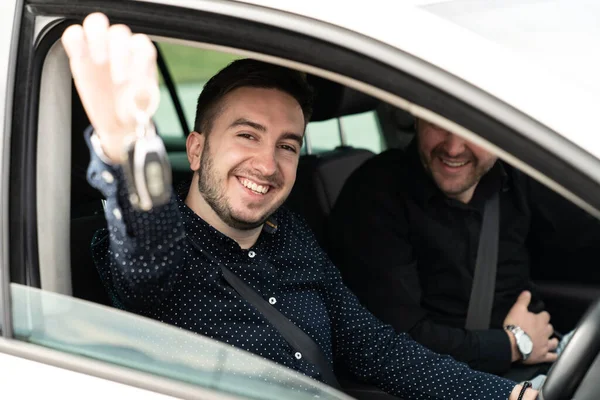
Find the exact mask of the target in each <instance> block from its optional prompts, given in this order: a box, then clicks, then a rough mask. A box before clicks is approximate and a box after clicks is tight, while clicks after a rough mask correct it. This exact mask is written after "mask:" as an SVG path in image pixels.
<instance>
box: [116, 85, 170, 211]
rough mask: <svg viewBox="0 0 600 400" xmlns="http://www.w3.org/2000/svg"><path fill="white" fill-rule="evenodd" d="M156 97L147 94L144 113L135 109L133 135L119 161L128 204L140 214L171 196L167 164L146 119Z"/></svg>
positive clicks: (151, 125)
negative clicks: (121, 161) (147, 101)
mask: <svg viewBox="0 0 600 400" xmlns="http://www.w3.org/2000/svg"><path fill="white" fill-rule="evenodd" d="M158 96H159V95H158V92H157V91H156V92H152V93H151V95H150V101H149V103H148V107H147V109H146V110H142V109H139V108H137V106H136V110H135V114H134V115H135V118H136V122H137V128H136V135H135V137H133V138H132V139H131V140H130V141H129V143H128V144H127V145H126V148H125V157H124V161H123V171H124V175H125V181H126V184H127V189H128V192H129V201H130V202H131V205H132V206H133V207H134V208H135V209H138V210H142V211H149V210H151V209H152V208H155V207H158V206H161V205H164V204H166V203H167V202H168V201H169V198H170V196H171V165H170V163H169V160H168V158H167V152H166V150H165V146H164V144H163V142H162V140H161V139H160V137H159V136H158V134H157V133H156V129H155V127H154V124H153V123H152V121H151V117H150V116H151V115H152V114H153V113H154V111H155V110H156V108H157V106H158ZM134 106H135V102H134Z"/></svg>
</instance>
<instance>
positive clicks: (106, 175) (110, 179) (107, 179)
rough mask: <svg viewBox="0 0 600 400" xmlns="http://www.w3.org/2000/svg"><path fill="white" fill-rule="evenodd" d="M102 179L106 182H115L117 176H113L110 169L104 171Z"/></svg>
mask: <svg viewBox="0 0 600 400" xmlns="http://www.w3.org/2000/svg"><path fill="white" fill-rule="evenodd" d="M101 176H102V179H104V182H106V183H113V182H114V181H115V177H114V176H112V174H111V173H110V172H108V171H102V174H101Z"/></svg>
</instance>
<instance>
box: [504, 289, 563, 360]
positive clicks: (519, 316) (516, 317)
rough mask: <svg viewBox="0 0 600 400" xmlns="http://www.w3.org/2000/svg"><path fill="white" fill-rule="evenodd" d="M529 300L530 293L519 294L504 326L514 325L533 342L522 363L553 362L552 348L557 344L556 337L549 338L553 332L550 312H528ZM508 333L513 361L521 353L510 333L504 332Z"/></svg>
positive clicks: (554, 356)
mask: <svg viewBox="0 0 600 400" xmlns="http://www.w3.org/2000/svg"><path fill="white" fill-rule="evenodd" d="M530 302H531V293H530V292H528V291H524V292H523V293H521V294H520V295H519V298H518V299H517V301H516V302H515V304H514V305H513V306H512V308H511V309H510V311H509V313H508V315H507V316H506V319H505V320H504V326H506V325H516V326H519V327H520V328H521V329H523V330H524V331H525V333H527V334H528V335H529V337H530V338H531V341H532V342H533V351H532V352H531V355H530V356H529V358H528V359H527V360H525V361H524V364H538V363H543V362H554V361H556V358H557V357H558V356H557V355H556V353H553V352H552V351H553V350H556V347H557V346H558V339H550V336H552V334H553V333H554V328H553V327H552V325H551V324H550V314H549V313H548V312H546V311H543V312H541V313H539V314H534V313H532V312H529V310H528V309H527V307H528V306H529V303H530ZM506 333H507V334H508V335H509V338H510V341H511V346H512V352H513V361H517V360H518V359H520V358H521V353H520V352H519V349H518V348H517V343H516V340H515V338H514V336H513V334H512V333H510V332H506Z"/></svg>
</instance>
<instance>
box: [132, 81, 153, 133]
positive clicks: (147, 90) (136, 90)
mask: <svg viewBox="0 0 600 400" xmlns="http://www.w3.org/2000/svg"><path fill="white" fill-rule="evenodd" d="M142 95H146V96H145V98H146V100H147V102H148V103H147V106H146V107H145V108H141V107H138V102H137V101H136V100H137V99H138V98H140V97H141V96H142ZM127 98H128V101H127V104H129V107H131V112H132V115H133V117H134V119H135V121H136V136H137V137H138V138H141V137H145V136H147V135H148V136H150V135H152V134H156V130H155V129H154V126H153V124H152V123H151V121H152V116H153V115H154V114H155V113H156V110H157V109H158V103H159V100H160V91H159V90H158V86H157V85H151V86H149V87H144V88H140V87H136V86H130V87H129V88H128V89H127Z"/></svg>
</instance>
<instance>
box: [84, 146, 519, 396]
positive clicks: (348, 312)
mask: <svg viewBox="0 0 600 400" xmlns="http://www.w3.org/2000/svg"><path fill="white" fill-rule="evenodd" d="M88 179H89V182H90V183H91V185H92V186H94V187H96V188H98V189H100V190H101V191H102V192H103V193H104V195H105V196H106V199H107V200H106V210H105V212H106V217H107V219H108V230H103V231H100V232H98V233H97V234H96V237H95V239H94V242H93V244H92V252H93V255H94V259H95V262H96V265H97V267H98V270H99V272H100V275H101V276H102V278H103V280H104V281H105V283H106V284H107V287H108V288H109V291H110V292H111V294H112V296H113V298H114V301H115V305H117V306H120V307H121V308H124V309H125V310H127V311H130V312H134V313H137V314H141V315H144V316H147V317H151V318H154V319H156V320H159V321H162V322H165V323H168V324H172V325H175V326H178V327H181V328H184V329H188V330H191V331H193V332H196V333H198V334H201V335H205V336H208V337H210V338H214V339H217V340H219V341H223V342H225V343H229V344H231V345H233V346H236V347H238V348H241V349H244V350H247V351H250V352H252V353H255V354H258V355H260V356H262V357H265V358H268V359H271V360H273V361H275V362H277V363H280V364H282V365H285V366H287V367H289V368H292V369H294V370H296V371H299V372H301V373H304V374H306V375H308V376H311V377H313V378H315V379H319V380H321V375H320V373H319V371H318V370H317V369H316V368H315V367H314V366H313V365H312V364H311V363H309V362H307V361H306V360H305V359H304V358H303V357H301V355H298V354H296V352H295V350H293V349H292V348H291V347H290V346H289V345H288V343H287V342H286V341H285V339H284V338H283V337H282V336H281V335H280V334H279V332H278V331H277V330H276V329H275V328H273V327H272V326H271V325H270V324H269V322H268V321H266V320H265V318H263V317H262V315H261V314H260V313H258V311H256V309H254V308H253V307H252V306H251V305H250V304H249V303H248V302H246V301H245V300H243V299H242V298H241V297H240V296H239V295H238V294H237V292H235V291H234V290H233V288H232V287H231V286H229V284H228V283H227V282H226V281H225V280H224V279H223V277H222V276H221V270H220V267H219V266H218V265H217V264H215V263H214V262H213V261H211V260H210V259H209V258H207V257H206V256H205V255H204V254H203V253H201V252H200V251H199V250H198V249H197V246H200V247H202V248H203V249H204V251H206V252H208V253H209V254H210V255H211V256H212V257H214V259H216V260H218V261H219V262H221V263H223V264H225V265H226V266H227V267H228V268H229V269H230V270H231V271H232V272H234V273H235V274H237V275H238V276H239V277H240V278H241V279H242V280H244V281H245V282H246V283H247V284H248V285H250V286H251V287H252V288H254V289H255V290H256V291H257V292H258V293H259V294H260V295H261V296H262V297H263V298H264V299H265V300H267V301H268V302H269V303H270V304H271V305H272V306H273V307H276V308H277V309H278V310H279V311H280V312H282V313H283V314H284V315H285V316H287V317H288V318H289V319H290V320H291V321H292V322H294V323H295V324H296V325H297V326H298V327H300V328H301V329H302V330H303V331H304V332H306V333H307V334H308V335H309V336H311V337H312V338H313V339H314V340H315V342H316V343H317V344H318V345H319V346H320V347H321V349H322V350H323V352H324V353H325V355H326V357H327V358H328V359H329V361H330V362H333V359H334V357H335V358H336V359H337V360H341V361H342V362H343V363H344V364H345V366H346V367H347V369H348V370H349V371H350V372H351V373H352V374H354V375H355V376H356V377H357V379H360V380H362V381H366V382H369V383H372V384H374V385H376V386H378V387H380V388H381V389H383V390H385V391H386V392H388V393H391V394H394V395H398V396H401V397H402V398H404V399H486V400H493V399H498V400H507V399H508V397H509V394H510V392H511V390H512V389H513V387H514V386H515V383H514V382H512V381H509V380H506V379H503V378H499V377H497V376H494V375H489V374H486V373H480V372H476V371H473V370H471V369H469V368H468V366H467V365H466V364H463V363H459V362H457V361H455V360H454V359H452V358H451V357H449V356H441V355H438V354H435V353H433V352H432V351H430V350H428V349H426V348H425V347H423V346H421V345H419V344H418V343H416V342H414V341H413V340H412V339H411V338H410V336H408V335H407V334H400V335H398V334H396V333H395V332H394V329H393V328H391V327H390V326H388V325H384V324H383V323H381V322H380V321H379V320H377V319H376V318H375V317H374V316H373V315H371V313H370V312H368V311H367V310H366V309H365V308H363V307H362V306H361V305H360V303H359V302H358V300H357V298H356V297H355V296H354V295H353V294H352V293H351V292H350V291H349V290H348V289H347V288H346V286H344V284H343V283H342V280H341V277H340V274H339V272H338V271H337V269H336V268H335V267H334V266H333V265H332V263H331V262H330V261H329V259H328V258H327V256H326V255H325V253H324V252H323V250H321V248H320V247H319V245H318V244H317V242H316V240H315V238H314V236H313V235H312V233H311V231H310V229H309V228H308V226H307V225H306V224H305V223H304V222H303V220H301V219H300V218H299V217H297V216H296V215H294V214H292V213H291V212H289V211H287V210H285V209H280V210H279V211H278V212H276V213H275V215H274V220H276V224H277V227H276V229H273V228H270V229H263V232H262V233H261V235H260V237H259V239H258V241H257V243H256V244H255V245H254V246H252V248H250V249H247V250H244V249H242V248H240V246H239V245H238V244H237V243H236V242H235V241H233V240H232V239H230V238H229V237H227V236H225V235H223V234H221V233H220V232H218V231H217V230H216V229H214V228H213V227H212V226H210V225H208V224H207V223H206V222H205V221H204V220H202V219H201V218H200V217H199V216H198V215H196V214H195V213H194V212H193V211H192V210H191V209H189V208H188V207H187V206H186V205H185V203H184V202H183V201H182V200H181V199H180V198H179V197H178V196H176V195H172V196H171V201H170V202H169V203H168V204H167V205H165V206H162V207H159V208H156V209H154V210H152V211H150V212H137V211H135V210H134V209H132V208H131V206H130V205H129V202H128V200H127V192H126V189H125V185H124V182H123V178H122V172H121V170H120V168H118V167H114V166H109V165H107V164H105V163H103V162H102V161H101V159H100V157H99V156H98V155H96V154H95V153H94V152H93V151H92V161H91V163H90V167H89V170H88ZM265 226H267V225H265ZM192 242H194V243H195V244H196V245H197V246H194V245H193V244H192Z"/></svg>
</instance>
